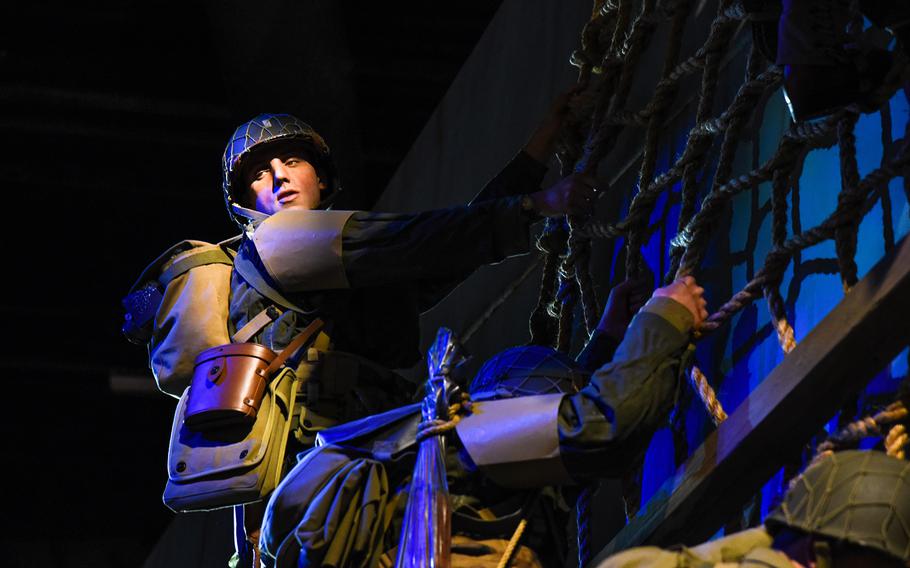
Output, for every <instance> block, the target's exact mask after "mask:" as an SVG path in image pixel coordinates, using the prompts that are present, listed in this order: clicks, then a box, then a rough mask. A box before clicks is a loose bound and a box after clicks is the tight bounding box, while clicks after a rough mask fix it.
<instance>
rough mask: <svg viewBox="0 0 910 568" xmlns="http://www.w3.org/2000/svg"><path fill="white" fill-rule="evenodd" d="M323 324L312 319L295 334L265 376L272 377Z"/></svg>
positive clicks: (317, 319) (318, 320) (319, 320)
mask: <svg viewBox="0 0 910 568" xmlns="http://www.w3.org/2000/svg"><path fill="white" fill-rule="evenodd" d="M323 325H325V323H324V322H323V321H322V320H321V319H319V318H316V319H314V320H313V321H312V322H311V323H310V325H308V326H306V327H305V328H303V331H301V332H300V333H298V334H297V337H295V338H294V339H293V341H291V342H290V343H289V344H288V346H287V347H285V348H284V349H282V350H281V353H279V354H278V356H277V357H275V358H274V359H273V360H272V362H271V364H269V366H268V368H267V369H266V370H265V376H266V377H270V376H272V374H273V373H275V371H277V370H278V369H280V368H281V366H282V365H284V364H285V362H287V360H288V359H289V358H290V357H291V356H292V355H293V354H294V353H296V352H297V351H298V350H299V349H300V348H301V347H303V346H304V345H305V344H306V343H307V342H308V341H309V340H310V338H312V337H313V336H314V335H315V334H316V333H317V332H318V331H319V330H321V329H322V326H323Z"/></svg>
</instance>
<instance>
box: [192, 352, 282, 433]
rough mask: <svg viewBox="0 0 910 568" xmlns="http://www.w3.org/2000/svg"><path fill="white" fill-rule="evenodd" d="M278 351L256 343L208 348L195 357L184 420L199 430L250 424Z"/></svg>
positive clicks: (259, 403) (260, 401)
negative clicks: (270, 365) (269, 368)
mask: <svg viewBox="0 0 910 568" xmlns="http://www.w3.org/2000/svg"><path fill="white" fill-rule="evenodd" d="M275 357H276V353H275V352H274V351H272V350H271V349H269V348H267V347H264V346H262V345H258V344H256V343H234V344H229V345H219V346H218V347H212V348H211V349H206V350H205V351H203V352H202V353H200V354H199V356H198V357H196V365H195V367H194V369H193V380H192V383H191V385H190V390H189V393H188V395H187V399H186V417H185V419H184V423H185V424H186V425H187V426H189V427H190V428H193V429H196V430H211V429H213V428H223V427H225V426H230V425H232V424H238V425H243V424H251V423H252V422H253V421H254V420H255V419H256V414H257V412H258V410H259V407H260V405H261V404H262V399H263V397H264V396H265V390H266V384H267V383H268V374H267V372H268V367H269V364H270V363H271V362H272V361H273V360H274V359H275Z"/></svg>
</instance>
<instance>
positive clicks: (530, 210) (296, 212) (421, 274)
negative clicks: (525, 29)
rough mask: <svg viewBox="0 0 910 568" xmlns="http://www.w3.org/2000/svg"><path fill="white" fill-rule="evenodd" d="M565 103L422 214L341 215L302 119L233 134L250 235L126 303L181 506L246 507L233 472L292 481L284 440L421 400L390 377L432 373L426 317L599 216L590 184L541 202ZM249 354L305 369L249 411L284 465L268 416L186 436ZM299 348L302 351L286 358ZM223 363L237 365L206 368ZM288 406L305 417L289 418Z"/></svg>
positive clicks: (204, 252)
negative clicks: (467, 185)
mask: <svg viewBox="0 0 910 568" xmlns="http://www.w3.org/2000/svg"><path fill="white" fill-rule="evenodd" d="M567 101H568V95H564V96H563V97H561V98H560V99H558V100H557V103H556V104H555V105H554V107H553V111H552V112H551V114H550V116H549V118H548V120H547V121H545V122H544V123H543V125H542V126H541V128H539V129H538V131H537V132H536V133H535V135H534V136H533V137H532V139H531V141H530V142H529V144H528V146H526V149H525V151H522V152H520V153H519V154H518V155H517V156H516V157H515V158H514V159H513V160H512V161H511V162H510V163H509V164H508V165H507V166H506V168H505V169H504V170H503V171H502V172H501V173H500V174H499V175H497V176H496V177H495V178H494V179H493V180H492V181H490V182H489V183H488V184H487V186H486V187H485V188H484V190H483V191H482V192H481V193H480V194H479V195H478V196H477V197H476V198H475V199H474V200H473V201H472V202H471V203H470V204H469V205H467V206H462V207H453V208H449V209H442V210H436V211H427V212H423V213H417V214H388V213H371V212H363V211H335V210H332V209H331V204H332V202H333V201H334V200H335V199H336V197H337V196H338V194H339V192H340V191H341V185H340V181H339V176H338V173H337V172H336V170H335V167H334V164H333V162H332V158H331V153H330V151H329V147H328V145H327V144H326V143H325V142H324V141H323V139H322V137H320V136H319V134H318V133H316V132H315V131H314V130H313V129H312V128H311V127H310V126H308V125H307V124H305V123H304V122H302V121H300V120H299V119H297V118H295V117H293V116H290V115H260V116H258V117H256V118H254V119H253V120H251V121H250V122H248V123H246V124H244V125H242V126H240V127H239V128H238V129H237V130H236V131H235V133H234V135H233V136H232V138H231V140H230V142H229V143H228V145H227V148H226V150H225V153H224V159H223V176H224V185H223V190H224V197H225V201H226V204H227V207H228V211H229V213H230V215H231V217H232V218H233V219H234V220H235V221H236V222H237V224H238V225H239V226H240V227H241V228H242V230H243V234H242V235H241V236H239V237H237V238H235V239H231V240H229V241H225V242H223V243H219V244H217V245H211V244H208V243H202V242H199V241H184V242H182V243H180V244H178V245H176V246H175V247H172V248H171V249H169V250H168V251H167V252H165V253H164V254H163V255H162V256H161V257H160V258H159V259H158V260H156V261H155V262H153V263H152V265H150V266H149V267H148V268H147V269H146V270H145V271H144V272H143V274H142V276H141V277H140V278H139V280H138V281H137V283H136V285H135V286H134V287H133V289H132V290H131V293H130V295H129V296H127V298H126V299H125V300H124V306H125V307H126V309H127V314H126V323H125V325H124V332H125V333H126V335H127V336H128V337H129V338H130V339H131V340H133V341H134V342H137V343H147V344H148V346H149V353H150V366H151V368H152V370H153V373H154V375H155V378H156V380H157V382H158V385H159V388H160V389H161V390H163V391H164V392H166V393H169V394H171V395H173V396H177V397H182V398H181V405H180V406H179V407H178V415H177V416H176V417H175V424H174V431H173V432H172V439H171V451H170V454H171V455H170V461H169V476H170V477H169V482H168V489H167V490H166V492H165V501H166V502H168V504H169V505H170V506H171V507H172V508H175V509H178V510H198V509H205V508H212V507H214V506H224V505H226V504H230V503H231V499H235V501H234V502H235V503H241V502H244V501H250V500H251V498H250V497H249V496H248V495H247V494H244V496H243V497H240V498H235V497H232V494H231V491H234V489H235V488H236V487H235V486H230V483H229V481H230V479H231V476H232V475H233V473H232V472H234V471H236V472H237V473H238V475H239V476H240V477H243V476H247V477H249V474H250V472H251V471H252V470H253V469H256V468H259V467H260V464H259V462H256V461H255V460H256V459H258V460H260V461H263V460H264V461H277V462H279V463H278V464H277V465H275V464H272V465H270V466H269V467H271V469H272V470H273V471H271V472H270V473H269V476H271V477H270V479H272V478H275V476H276V475H277V477H280V475H281V472H282V471H283V469H284V466H283V461H284V456H285V451H284V444H285V441H286V439H287V441H289V442H290V443H291V446H290V447H289V448H288V449H289V452H288V453H287V454H286V455H288V456H293V455H294V454H295V453H296V452H297V451H299V450H300V449H303V448H306V447H308V446H310V445H311V444H312V441H313V440H314V438H315V435H316V433H317V432H318V431H320V430H321V429H323V428H325V427H327V426H329V425H332V424H336V423H338V422H342V421H346V420H350V419H354V418H359V417H361V416H364V415H367V414H370V413H374V412H381V411H383V410H386V409H388V408H392V407H394V406H398V405H401V404H404V403H406V402H407V401H408V400H409V398H410V395H411V394H412V391H413V385H411V384H410V383H408V382H406V381H405V380H404V379H402V378H401V377H400V376H398V375H397V374H395V373H394V372H392V371H391V369H395V368H404V367H410V366H412V365H413V364H414V363H416V362H417V361H418V360H419V352H418V349H417V344H418V338H419V330H418V316H419V314H420V313H421V312H422V311H425V310H426V309H429V308H430V307H432V306H433V305H434V304H435V303H436V302H438V301H439V300H440V299H441V298H443V297H444V296H445V295H446V294H447V293H448V292H449V291H451V290H452V288H454V287H455V286H457V284H458V283H459V282H461V281H462V280H463V279H464V278H465V277H466V276H468V275H469V274H470V273H471V272H472V271H473V270H474V269H475V268H477V267H478V266H481V265H484V264H491V263H496V262H499V261H501V260H503V259H505V258H507V257H509V256H512V255H517V254H523V253H526V252H527V251H528V248H529V244H528V243H529V234H528V232H529V226H530V225H531V223H533V222H534V221H536V220H537V219H539V218H540V217H541V216H555V215H563V214H567V213H572V214H585V213H588V212H590V210H591V208H592V205H593V197H594V192H595V190H594V188H593V181H592V180H591V179H590V178H582V177H580V176H573V177H571V178H566V179H564V180H561V181H560V182H558V183H556V184H555V185H553V186H552V187H550V188H548V189H546V190H540V189H539V184H540V181H541V179H542V178H543V175H544V173H545V172H546V166H545V165H543V164H542V163H540V161H542V160H545V159H546V158H547V157H548V156H549V153H550V152H551V151H552V145H553V141H554V140H555V134H556V132H557V131H558V129H559V126H560V123H561V119H562V116H564V114H565V108H566V103H567ZM317 320H318V322H317ZM314 322H316V323H314ZM323 322H324V324H325V325H324V326H323V327H322V328H321V331H320V332H319V334H318V336H316V337H315V339H310V341H309V343H308V345H309V348H308V349H297V347H298V346H296V345H292V342H293V340H294V339H295V338H298V337H300V338H301V341H302V340H303V335H301V330H313V329H315V327H309V326H310V324H314V326H316V327H318V326H317V323H318V324H321V323H323ZM247 344H257V345H259V346H262V347H264V348H267V349H265V351H262V350H259V351H256V353H257V355H256V356H257V357H258V356H260V355H261V357H265V358H266V359H269V357H275V354H276V353H278V354H279V356H278V357H277V359H282V357H283V356H290V359H289V361H288V362H287V364H286V365H285V367H287V368H289V369H292V370H294V371H296V375H295V376H293V377H292V380H289V381H288V382H287V383H286V384H285V383H282V385H284V386H281V385H277V384H269V383H268V381H269V380H272V377H274V375H272V376H270V377H266V381H265V384H266V389H265V392H264V394H263V392H262V388H261V387H260V388H259V393H258V396H259V397H263V396H264V399H265V400H266V402H263V403H259V402H256V401H254V400H253V398H255V397H250V398H244V399H243V404H247V405H250V406H253V407H254V408H253V411H252V412H251V411H250V409H249V408H247V409H246V411H247V412H246V416H247V417H249V416H250V415H253V416H256V413H255V410H256V408H259V410H260V412H259V415H262V414H263V410H262V409H263V408H265V407H266V406H268V405H269V404H271V407H270V408H273V409H274V412H277V413H278V418H277V419H275V421H271V422H269V423H268V424H269V428H273V429H274V428H277V429H278V430H281V428H282V424H284V423H286V424H287V426H286V427H285V428H284V429H283V430H281V431H280V432H279V433H278V434H276V436H273V438H274V437H281V438H282V439H281V440H280V441H278V442H275V441H274V440H272V442H270V444H271V445H272V446H281V450H280V451H279V452H278V453H277V454H275V455H277V456H278V458H274V459H273V458H271V457H266V458H262V456H273V454H272V453H269V452H271V449H264V448H262V449H261V451H259V450H260V448H259V445H256V444H257V443H258V442H257V441H256V440H255V438H256V436H257V435H256V434H255V432H258V431H257V430H256V428H259V426H258V424H259V422H261V421H260V420H259V418H257V419H256V420H257V425H254V426H253V430H249V428H247V430H246V434H243V433H238V432H237V431H234V430H232V431H231V433H230V435H228V434H227V433H226V432H227V431H226V430H224V429H222V430H220V431H218V433H217V435H216V434H213V433H212V432H209V433H207V434H205V435H204V436H203V435H202V434H200V433H199V432H196V431H195V430H193V429H192V428H190V429H187V424H185V423H184V418H185V417H186V416H189V414H186V413H187V412H188V411H187V407H188V408H189V409H190V410H192V408H193V401H192V400H190V402H186V401H185V400H184V399H186V398H187V397H188V396H189V391H192V390H194V389H188V388H187V387H188V386H189V385H190V382H191V381H192V382H193V384H194V385H195V384H196V381H197V377H195V376H194V372H195V373H196V374H197V375H198V374H199V372H200V368H201V366H202V365H203V364H205V365H208V367H205V369H206V370H207V371H208V372H210V376H209V377H208V378H209V379H210V381H209V382H207V383H205V385H207V387H206V388H208V387H212V392H215V391H217V389H216V388H215V386H217V385H216V383H217V382H218V381H219V380H221V379H220V378H219V377H221V376H222V375H223V374H224V373H225V372H227V373H228V374H230V372H232V371H231V365H232V363H231V361H235V360H240V359H236V358H235V359H230V358H229V357H228V356H229V355H231V354H233V353H237V352H238V351H237V349H232V348H226V346H227V347H230V346H232V345H233V346H235V347H236V346H237V345H244V346H245V345H247ZM289 346H290V347H293V349H289V351H292V352H289V353H285V354H282V353H280V352H282V351H283V350H285V349H286V348H288V347H289ZM212 350H216V351H217V353H216V354H215V355H218V356H219V357H222V356H223V357H228V358H222V359H218V358H217V357H215V358H213V359H212V360H211V361H209V362H207V363H204V362H201V359H200V360H199V361H197V357H199V356H200V354H202V353H211V352H212ZM250 352H251V351H249V350H246V351H244V353H250ZM213 357H214V356H213ZM254 358H255V357H254ZM269 360H271V359H269ZM282 360H283V359H282ZM212 361H225V364H224V365H220V364H217V363H213V362H212ZM197 363H198V364H197ZM194 369H195V371H194ZM224 369H227V371H224ZM282 376H284V375H282ZM204 379H205V377H203V378H202V379H198V380H200V381H203V382H204ZM200 384H202V383H200ZM288 385H290V386H288ZM279 387H280V388H279ZM206 388H202V387H197V388H196V389H195V390H196V392H195V393H194V394H195V397H196V399H197V400H196V402H197V403H198V402H199V400H198V399H200V398H201V397H203V396H207V397H209V398H208V399H206V400H204V401H203V403H204V404H203V406H205V405H209V404H210V403H212V397H213V396H214V395H213V394H211V393H207V392H205V391H206ZM219 388H220V387H219ZM190 398H192V397H190ZM288 400H290V401H291V404H290V406H291V407H292V408H284V406H288V405H287V401H288ZM268 401H271V403H269V402H268ZM258 404H263V405H265V406H262V407H258V406H257V405H258ZM197 405H198V404H197ZM181 413H183V414H181ZM211 415H212V414H211V413H210V414H209V415H207V416H211ZM219 416H221V415H219ZM264 420H265V419H263V420H262V421H264ZM282 420H283V421H284V422H282ZM278 430H275V431H276V432H277V431H278ZM251 432H253V433H252V434H251ZM244 435H245V436H246V437H244ZM199 436H203V437H205V436H208V438H207V439H206V440H204V441H200V438H199ZM215 438H218V439H217V440H215ZM260 441H261V440H260ZM261 442H262V445H265V442H264V441H261ZM218 444H222V446H218ZM243 444H246V445H245V446H243V449H242V450H240V446H241V445H243ZM175 448H179V449H175ZM212 448H215V449H212ZM235 449H236V450H237V451H236V452H235V451H234V450H235ZM254 450H256V451H254ZM207 451H208V452H210V453H209V454H204V452H207ZM228 456H229V457H228ZM238 456H239V457H238ZM257 456H259V457H257ZM225 460H227V461H225ZM230 460H233V461H230ZM251 460H254V461H251ZM276 467H277V474H276V473H275V472H274V470H275V468H276ZM257 471H258V470H257ZM212 476H215V477H212ZM254 477H256V478H257V479H256V480H255V483H256V484H258V485H256V487H254V488H253V490H254V491H259V493H260V495H259V497H261V496H264V495H265V494H266V493H267V492H268V490H269V489H270V485H269V484H270V483H271V486H272V487H273V486H274V481H269V480H266V481H263V480H262V479H260V478H261V477H262V476H261V475H260V474H259V473H257V474H256V476H254ZM216 478H217V483H218V484H219V485H218V486H217V488H216V489H217V491H216V490H215V489H212V488H211V487H209V486H208V485H206V486H205V488H204V489H203V490H200V491H201V492H202V493H206V494H207V495H208V497H206V499H208V501H206V500H205V499H200V497H199V495H198V493H199V492H200V491H196V493H194V494H193V495H192V496H191V497H187V495H186V488H187V487H194V486H200V484H203V483H214V481H213V480H214V479H216ZM244 479H246V478H244ZM226 485H227V486H229V487H228V488H227V489H225V486H226ZM235 485H236V484H235ZM169 491H170V493H169ZM216 494H217V495H218V497H217V499H214V500H213V497H212V496H213V495H216ZM259 518H261V511H253V510H248V511H247V515H246V520H245V521H244V523H238V525H240V524H245V525H246V531H245V532H246V533H248V534H249V536H246V537H242V536H239V537H238V539H237V541H238V550H239V551H241V552H242V553H243V551H244V549H245V543H246V542H247V541H251V542H255V541H256V534H257V533H258V524H259ZM251 519H252V520H251ZM241 534H242V533H241ZM250 552H251V551H250V550H249V547H246V554H242V555H243V556H245V557H246V559H247V560H249V558H250V554H249V553H250ZM244 562H246V560H245V561H244Z"/></svg>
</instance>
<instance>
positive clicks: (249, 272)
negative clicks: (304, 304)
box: [234, 254, 316, 315]
mask: <svg viewBox="0 0 910 568" xmlns="http://www.w3.org/2000/svg"><path fill="white" fill-rule="evenodd" d="M234 270H236V271H237V274H239V275H240V276H241V277H243V279H244V280H246V281H247V283H248V284H249V285H250V286H252V287H253V289H254V290H256V291H257V292H259V293H260V294H262V295H263V296H265V297H266V298H268V299H269V300H271V301H272V302H273V303H275V304H278V305H279V306H282V307H283V308H285V309H288V310H294V311H295V312H299V313H301V314H304V315H313V314H314V313H316V310H310V311H307V310H304V309H302V308H300V307H298V306H297V305H296V304H295V303H294V302H292V301H290V300H288V299H287V298H285V297H284V296H283V295H282V294H281V292H279V291H278V290H276V289H275V288H273V287H272V286H271V285H270V284H269V283H268V282H266V281H265V278H263V277H262V274H260V273H259V270H257V269H256V267H255V266H253V263H252V262H250V261H249V259H247V258H246V257H244V256H243V255H242V254H238V255H237V256H236V257H234Z"/></svg>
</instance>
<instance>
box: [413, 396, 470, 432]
mask: <svg viewBox="0 0 910 568" xmlns="http://www.w3.org/2000/svg"><path fill="white" fill-rule="evenodd" d="M472 409H473V405H472V403H471V397H470V395H469V394H468V393H466V392H463V393H461V401H459V402H455V403H453V404H450V405H449V416H451V418H450V419H448V420H442V419H436V420H426V421H423V422H421V423H420V424H418V425H417V436H416V440H417V443H420V442H422V441H423V440H426V439H427V438H430V437H432V436H439V435H442V434H445V433H446V432H448V431H450V430H453V429H454V428H455V427H456V426H458V423H459V422H461V419H462V417H463V416H465V415H467V414H470V413H471V411H472Z"/></svg>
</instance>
